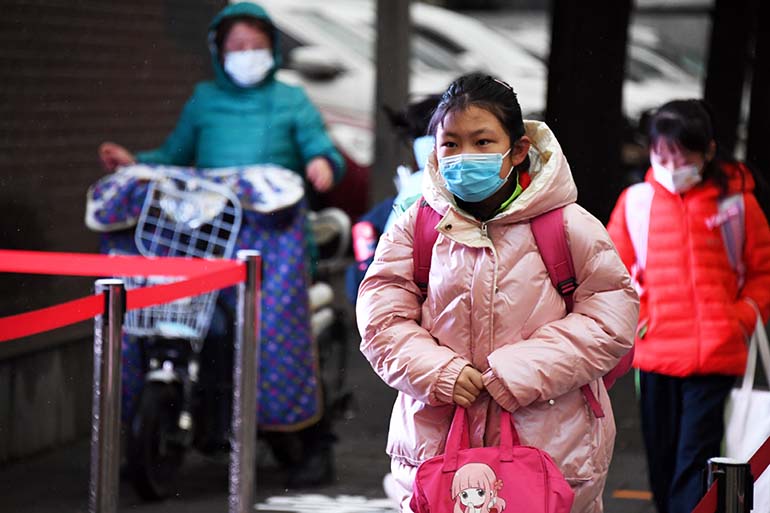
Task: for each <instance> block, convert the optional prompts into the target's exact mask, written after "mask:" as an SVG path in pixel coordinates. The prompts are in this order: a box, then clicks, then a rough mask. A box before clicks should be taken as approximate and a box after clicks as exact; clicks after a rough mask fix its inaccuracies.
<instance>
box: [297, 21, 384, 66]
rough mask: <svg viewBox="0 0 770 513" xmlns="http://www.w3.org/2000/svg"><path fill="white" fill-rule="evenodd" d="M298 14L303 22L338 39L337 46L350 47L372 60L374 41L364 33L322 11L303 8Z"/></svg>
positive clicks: (330, 37)
mask: <svg viewBox="0 0 770 513" xmlns="http://www.w3.org/2000/svg"><path fill="white" fill-rule="evenodd" d="M296 15H297V17H298V18H301V19H302V21H303V23H306V24H311V25H313V26H315V27H316V28H318V29H320V30H321V31H322V32H323V33H324V34H325V35H326V36H328V37H329V39H331V40H333V41H336V42H337V45H336V46H341V47H342V48H348V49H350V50H351V51H353V52H355V53H357V54H358V55H360V56H361V57H364V58H366V59H368V60H370V61H371V60H372V53H373V49H372V41H371V39H370V38H367V37H366V36H364V35H363V34H362V33H359V32H355V31H353V30H351V29H350V28H349V27H347V26H345V25H343V24H341V23H338V22H337V21H335V20H333V19H331V18H328V17H327V16H324V14H323V13H321V12H320V11H315V10H302V11H297V12H296Z"/></svg>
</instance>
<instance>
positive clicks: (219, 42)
mask: <svg viewBox="0 0 770 513" xmlns="http://www.w3.org/2000/svg"><path fill="white" fill-rule="evenodd" d="M239 22H243V23H246V24H248V25H250V26H252V27H254V28H255V29H257V30H259V31H260V32H264V33H265V34H267V37H269V38H270V46H273V47H274V46H275V27H273V25H272V24H271V23H270V22H268V21H267V20H263V19H260V18H255V17H254V16H228V17H227V18H224V19H223V20H222V21H221V22H219V25H217V28H216V34H215V36H214V44H216V46H217V55H218V56H219V58H220V59H222V58H223V56H224V52H223V50H224V44H225V39H226V38H227V34H229V33H230V29H232V28H233V25H235V24H236V23H239Z"/></svg>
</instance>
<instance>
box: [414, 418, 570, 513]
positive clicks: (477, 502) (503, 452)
mask: <svg viewBox="0 0 770 513" xmlns="http://www.w3.org/2000/svg"><path fill="white" fill-rule="evenodd" d="M466 423H467V413H466V411H465V408H461V407H459V406H458V407H457V408H455V413H454V418H453V419H452V425H451V427H450V428H449V435H448V436H447V441H446V446H445V448H444V454H442V455H439V456H435V457H433V458H430V459H429V460H425V461H424V462H422V463H421V464H420V466H419V467H418V468H417V474H416V475H415V478H414V485H413V489H412V499H411V501H410V503H409V506H410V508H411V510H412V511H414V513H469V512H471V511H473V512H478V513H502V512H503V511H526V512H527V513H569V511H570V510H571V509H572V503H573V501H574V499H575V494H574V492H573V491H572V488H570V486H569V484H568V483H567V481H566V480H565V479H564V476H563V475H562V473H561V472H559V469H558V467H557V466H556V464H555V463H554V462H553V460H552V459H551V457H550V456H549V455H548V453H546V452H545V451H542V450H540V449H537V448H536V447H528V446H523V445H521V444H520V443H519V435H518V434H517V433H516V427H515V426H514V423H513V418H512V417H511V414H510V413H509V412H508V411H506V410H502V411H501V414H500V445H499V446H497V447H476V448H473V449H471V448H469V445H470V443H469V437H468V428H467V426H466Z"/></svg>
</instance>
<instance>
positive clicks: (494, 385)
mask: <svg viewBox="0 0 770 513" xmlns="http://www.w3.org/2000/svg"><path fill="white" fill-rule="evenodd" d="M481 378H482V379H483V380H484V388H485V389H486V390H487V392H488V393H489V395H490V396H492V399H494V400H495V402H496V403H497V404H499V405H500V406H501V407H502V408H505V409H506V410H508V411H509V412H511V413H513V412H515V411H516V410H518V409H519V406H521V405H520V404H519V401H517V400H516V398H515V397H513V394H512V393H511V392H510V391H509V390H508V389H507V388H505V385H504V384H503V383H502V381H500V379H499V378H498V377H497V376H496V375H495V373H494V372H492V369H487V371H486V372H485V373H484V374H482V376H481Z"/></svg>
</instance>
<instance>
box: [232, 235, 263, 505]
mask: <svg viewBox="0 0 770 513" xmlns="http://www.w3.org/2000/svg"><path fill="white" fill-rule="evenodd" d="M238 260H240V261H241V262H244V263H245V264H246V281H245V282H243V283H239V284H238V313H237V320H236V339H235V357H234V359H233V362H234V367H233V419H232V431H233V433H232V447H231V450H230V496H229V510H228V511H229V512H230V513H246V512H250V511H252V509H253V508H254V494H255V482H256V468H255V467H256V443H257V401H258V396H257V382H258V381H257V372H258V369H259V308H260V303H261V292H260V289H261V279H260V278H261V267H262V257H261V256H260V253H259V251H253V250H241V251H238Z"/></svg>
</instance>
